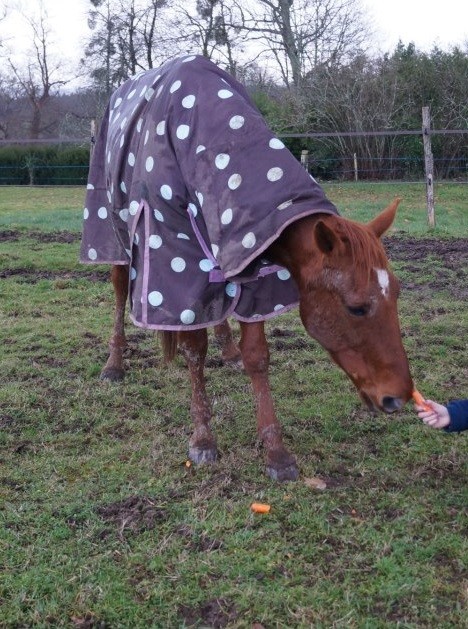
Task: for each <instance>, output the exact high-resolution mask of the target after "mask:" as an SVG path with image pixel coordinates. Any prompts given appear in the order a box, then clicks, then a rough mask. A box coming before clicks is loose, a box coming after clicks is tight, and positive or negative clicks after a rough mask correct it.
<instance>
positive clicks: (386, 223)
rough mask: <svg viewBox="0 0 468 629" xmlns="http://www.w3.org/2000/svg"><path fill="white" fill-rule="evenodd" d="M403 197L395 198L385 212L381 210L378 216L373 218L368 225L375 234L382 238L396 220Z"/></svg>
mask: <svg viewBox="0 0 468 629" xmlns="http://www.w3.org/2000/svg"><path fill="white" fill-rule="evenodd" d="M400 201H401V199H395V200H394V201H393V202H392V203H391V204H390V205H389V206H388V207H387V208H385V210H383V212H380V214H379V215H378V216H376V217H375V218H374V219H372V220H371V221H370V222H369V223H367V226H368V227H369V228H370V229H371V230H372V231H373V232H374V234H375V235H376V236H377V237H378V238H380V237H381V236H382V235H383V234H384V233H385V232H386V231H387V230H388V228H389V227H390V225H391V224H392V223H393V221H394V220H395V214H396V211H397V207H398V205H399V203H400Z"/></svg>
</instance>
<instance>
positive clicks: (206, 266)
mask: <svg viewBox="0 0 468 629" xmlns="http://www.w3.org/2000/svg"><path fill="white" fill-rule="evenodd" d="M198 266H199V267H200V269H201V270H202V271H205V273H209V272H210V271H211V269H213V268H214V264H213V262H212V261H211V260H208V258H205V259H204V260H200V262H199V264H198Z"/></svg>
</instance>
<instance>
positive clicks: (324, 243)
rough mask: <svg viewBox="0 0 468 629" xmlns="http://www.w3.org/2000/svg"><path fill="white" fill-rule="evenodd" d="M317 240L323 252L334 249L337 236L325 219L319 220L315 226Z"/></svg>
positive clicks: (329, 251) (326, 252)
mask: <svg viewBox="0 0 468 629" xmlns="http://www.w3.org/2000/svg"><path fill="white" fill-rule="evenodd" d="M314 236H315V242H316V243H317V247H318V248H319V249H320V251H321V252H322V253H325V254H328V253H331V251H333V249H334V247H335V245H336V241H337V236H336V234H335V232H334V231H333V230H332V229H330V227H328V225H326V224H325V223H324V221H317V223H316V224H315V228H314Z"/></svg>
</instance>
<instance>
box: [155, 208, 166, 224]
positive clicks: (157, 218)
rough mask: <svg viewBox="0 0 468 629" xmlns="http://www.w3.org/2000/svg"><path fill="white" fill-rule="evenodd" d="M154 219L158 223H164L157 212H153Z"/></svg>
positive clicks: (161, 216)
mask: <svg viewBox="0 0 468 629" xmlns="http://www.w3.org/2000/svg"><path fill="white" fill-rule="evenodd" d="M153 214H154V218H155V219H156V220H157V221H159V222H160V223H164V216H163V215H162V214H161V212H160V211H159V210H153Z"/></svg>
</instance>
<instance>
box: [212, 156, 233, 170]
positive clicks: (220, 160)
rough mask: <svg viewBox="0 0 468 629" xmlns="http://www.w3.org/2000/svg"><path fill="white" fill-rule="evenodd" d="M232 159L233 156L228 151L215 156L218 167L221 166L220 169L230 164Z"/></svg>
mask: <svg viewBox="0 0 468 629" xmlns="http://www.w3.org/2000/svg"><path fill="white" fill-rule="evenodd" d="M230 159H231V158H230V157H229V155H228V154H227V153H219V154H218V155H216V158H215V164H216V168H219V170H224V169H225V168H226V167H227V165H228V164H229V161H230Z"/></svg>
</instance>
